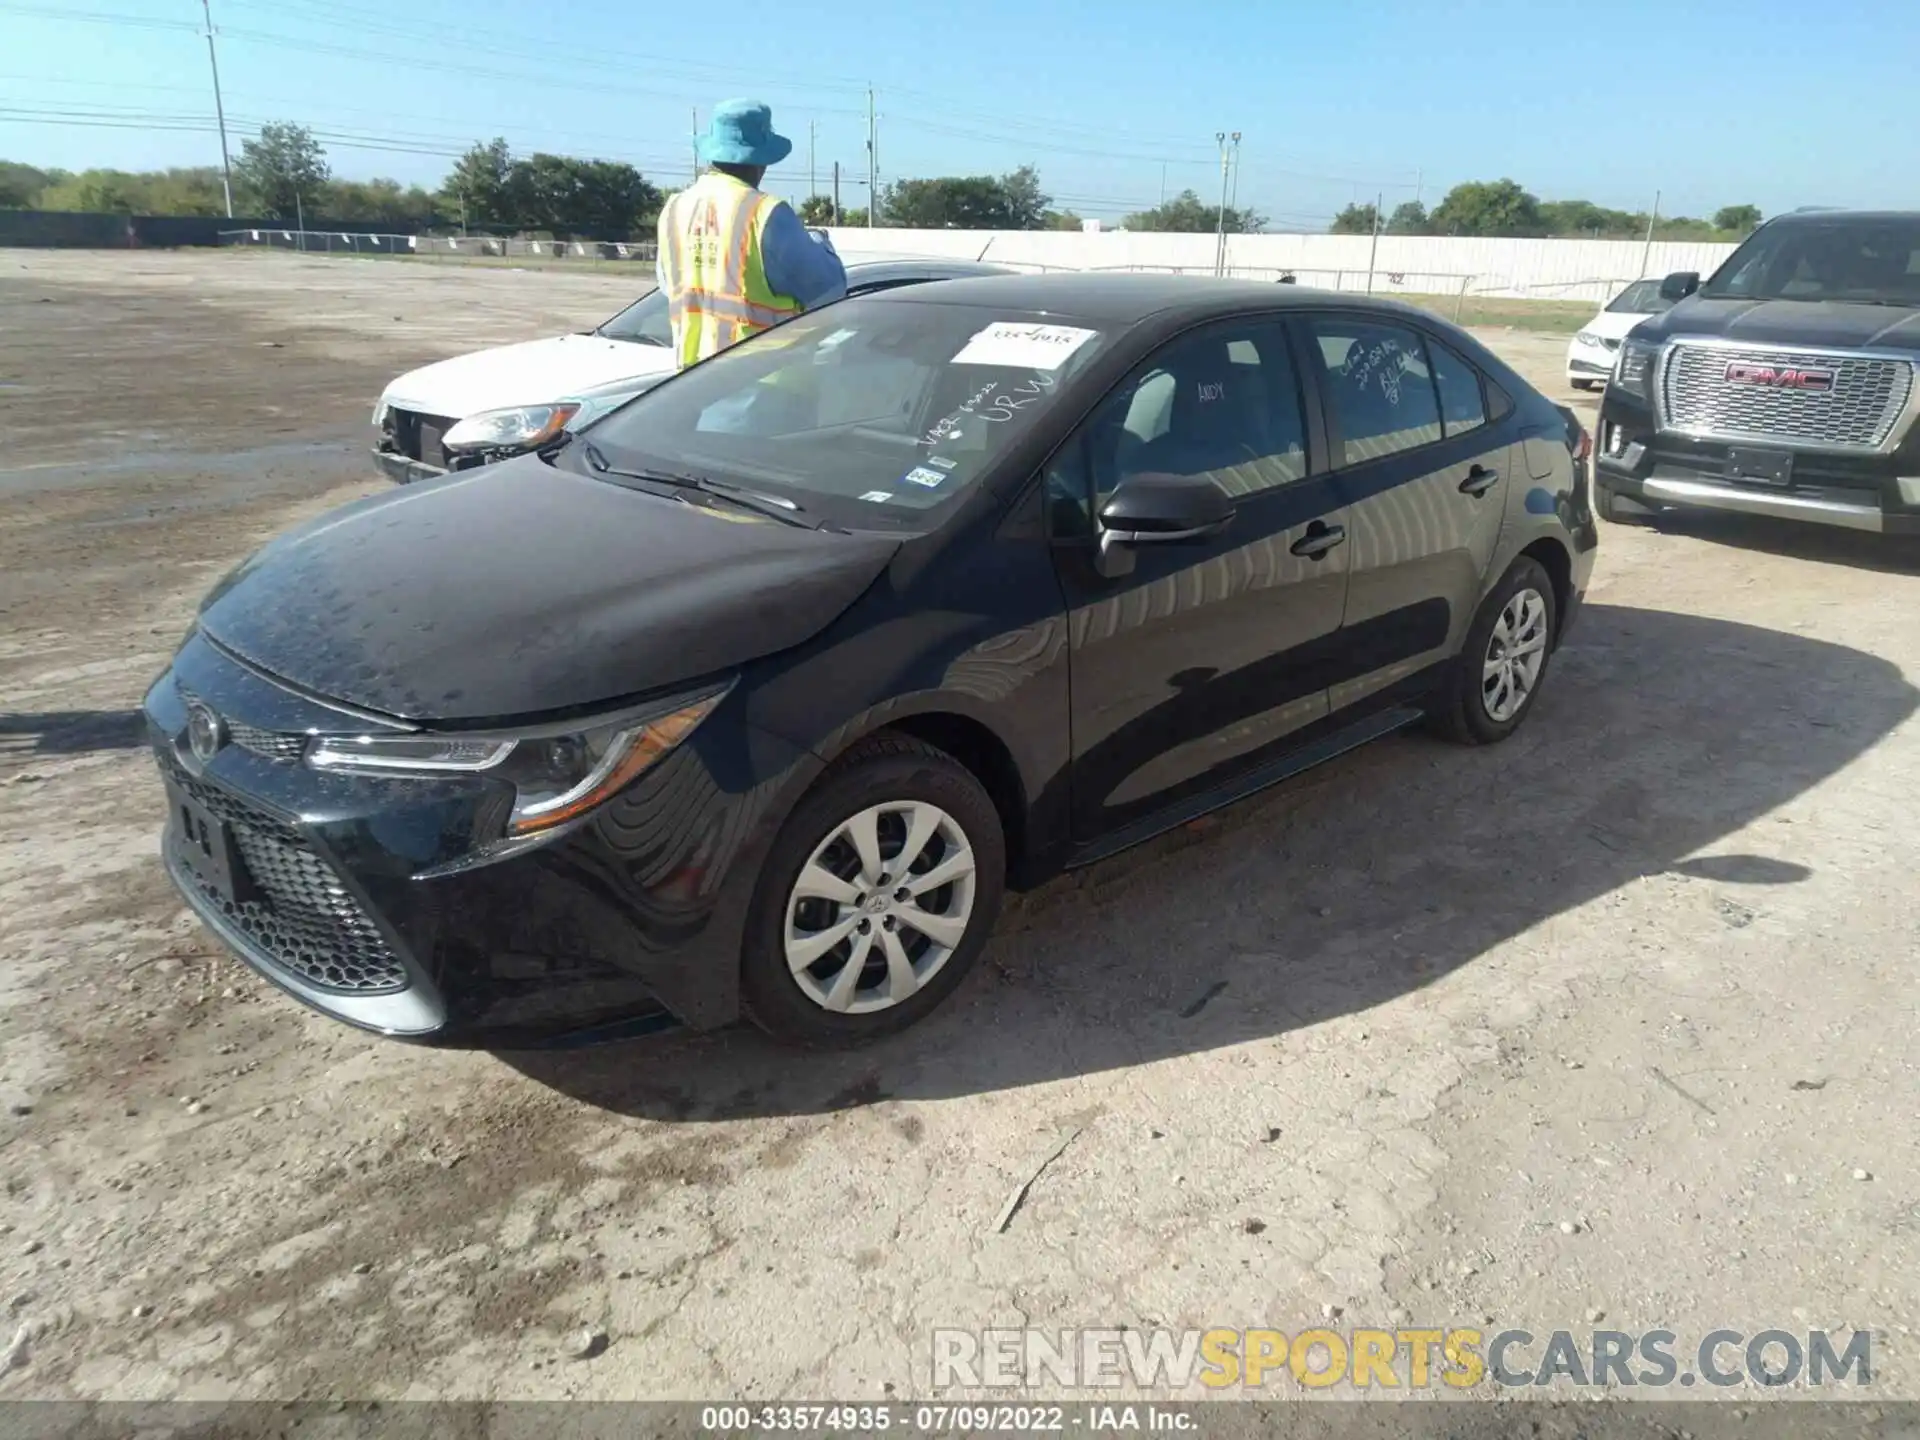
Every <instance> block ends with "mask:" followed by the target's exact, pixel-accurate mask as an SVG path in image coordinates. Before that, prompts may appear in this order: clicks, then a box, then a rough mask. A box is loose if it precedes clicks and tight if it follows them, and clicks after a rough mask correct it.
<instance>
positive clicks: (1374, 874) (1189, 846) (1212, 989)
mask: <svg viewBox="0 0 1920 1440" xmlns="http://www.w3.org/2000/svg"><path fill="white" fill-rule="evenodd" d="M1915 700H1916V691H1915V690H1914V689H1913V687H1911V686H1910V685H1908V684H1907V682H1906V680H1905V679H1904V678H1903V676H1902V675H1901V672H1900V671H1899V669H1898V668H1897V667H1895V666H1894V665H1892V664H1890V663H1888V662H1886V661H1884V660H1881V659H1877V658H1875V657H1874V656H1871V655H1866V654H1862V653H1860V652H1858V651H1855V650H1851V649H1847V648H1845V647H1842V646H1839V645H1834V644H1830V643H1827V642H1824V641H1819V640H1814V639H1810V638H1808V637H1806V636H1803V635H1796V634H1789V633H1782V632H1778V631H1773V630H1766V629H1760V628H1756V627H1753V626H1747V625H1740V624H1732V623H1729V622H1726V621H1722V620H1714V619H1706V618H1701V617H1698V616H1693V615H1680V614H1669V613H1666V612H1662V611H1655V610H1641V609H1629V608H1624V607H1618V606H1610V605H1591V606H1589V607H1588V608H1587V609H1586V611H1585V612H1584V613H1583V615H1582V616H1581V618H1580V621H1579V624H1578V625H1577V627H1576V628H1575V629H1574V631H1573V632H1572V634H1571V636H1570V637H1569V640H1568V644H1567V645H1566V647H1565V648H1564V649H1563V650H1561V651H1560V652H1559V654H1558V655H1556V657H1555V659H1554V662H1553V665H1552V668H1551V671H1550V674H1549V683H1548V685H1547V687H1546V690H1545V691H1544V692H1543V694H1542V696H1541V699H1540V702H1539V707H1538V709H1537V711H1536V713H1535V714H1534V715H1533V716H1532V717H1531V719H1530V722H1529V723H1528V725H1527V726H1526V727H1525V728H1524V729H1523V730H1522V731H1521V732H1520V733H1519V734H1518V735H1516V736H1515V737H1514V738H1513V739H1512V740H1511V741H1509V742H1508V743H1506V744H1504V745H1499V746H1494V747H1491V748H1487V749H1479V750H1464V749H1457V748H1454V747H1452V746H1448V745H1444V744H1441V743H1440V742H1438V741H1435V740H1433V739H1430V738H1428V737H1426V736H1424V735H1421V734H1419V733H1417V732H1416V733H1412V734H1408V735H1404V736H1400V737H1396V738H1394V739H1390V740H1387V741H1384V742H1381V743H1379V744H1376V745H1373V746H1370V747H1368V748H1366V749H1364V750H1361V751H1357V752H1354V753H1353V754H1350V755H1348V756H1345V757H1343V758H1342V759H1340V760H1337V761H1334V762H1332V763H1330V764H1328V765H1325V766H1322V767H1320V768H1319V769H1317V770H1314V771H1311V772H1309V773H1307V774H1306V775H1304V776H1301V777H1299V778H1298V779H1296V780H1294V781H1291V782H1289V783H1287V784H1285V785H1282V786H1280V787H1278V788H1277V789H1274V790H1271V791H1268V792H1266V793H1265V794H1263V795H1261V796H1257V797H1255V798H1253V799H1251V800H1248V801H1245V802H1242V803H1241V804H1239V805H1237V806H1234V807H1231V808H1230V809H1228V810H1226V811H1222V812H1220V813H1218V814H1216V815H1214V816H1211V817H1208V818H1207V819H1205V820H1202V821H1200V822H1196V824H1195V825H1193V826H1189V827H1187V828H1185V829H1183V830H1181V831H1177V832H1175V833H1173V834H1171V835H1168V836H1164V837H1162V838H1161V839H1159V840H1157V841H1154V842H1152V843H1150V844H1148V845H1144V846H1141V847H1139V848H1138V849H1135V850H1133V851H1131V852H1129V853H1127V854H1125V855H1121V856H1118V857H1115V858H1114V859H1111V860H1108V861H1104V862H1102V863H1100V864H1098V865H1096V866H1093V867H1091V868H1089V869H1087V870H1085V871H1081V872H1077V873H1075V874H1071V875H1068V876H1065V877H1062V878H1060V879H1058V880H1056V881H1054V882H1052V883H1051V884H1049V885H1047V886H1046V887H1044V888H1043V889H1041V890H1039V891H1036V892H1034V893H1033V894H1031V895H1027V896H1024V897H1020V898H1019V899H1017V900H1015V901H1014V902H1013V903H1012V904H1011V905H1010V906H1009V909H1008V911H1007V913H1006V914H1005V915H1004V916H1003V918H1002V920H1001V923H1000V925H999V927H998V929H997V930H996V932H995V935H994V937H993V939H992V941H991V942H990V943H989V945H988V947H987V950H986V952H985V954H984V956H983V958H982V961H981V964H980V965H979V967H978V969H977V970H976V972H975V973H974V975H972V976H971V977H970V978H969V980H968V982H967V983H966V984H965V985H963V986H962V987H961V989H960V991H959V992H958V993H957V994H956V995H955V996H954V997H953V998H952V999H951V1000H950V1001H949V1002H948V1004H947V1006H946V1007H945V1008H943V1009H942V1010H940V1011H938V1012H936V1013H935V1014H934V1015H933V1016H932V1017H930V1018H929V1019H928V1020H927V1021H925V1022H923V1023H922V1024H920V1025H919V1026H917V1027H915V1028H913V1029H911V1030H909V1031H907V1032H905V1033H904V1034H901V1035H898V1036H895V1037H892V1038H890V1039H887V1040H885V1041H883V1042H880V1043H878V1044H875V1045H872V1046H870V1047H867V1048H864V1049H860V1050H855V1051H848V1052H839V1053H809V1052H803V1051H796V1050H791V1049H784V1048H781V1047H779V1046H776V1045H774V1044H773V1043H772V1042H770V1041H768V1040H767V1039H765V1038H764V1037H763V1036H761V1035H760V1034H759V1033H758V1032H757V1031H755V1030H752V1029H751V1028H750V1027H748V1026H745V1025H741V1026H736V1027H733V1028H731V1029H729V1030H726V1031H722V1032H716V1033H712V1034H706V1035H700V1034H693V1033H688V1032H676V1033H672V1034H668V1035H665V1036H655V1037H651V1038H648V1039H643V1040H633V1041H623V1042H615V1043H609V1044H606V1045H602V1046H598V1047H594V1048H589V1049H578V1050H570V1051H546V1052H538V1053H530V1052H519V1053H502V1054H500V1056H499V1058H500V1059H501V1060H503V1061H504V1062H505V1063H507V1064H508V1065H511V1066H512V1067H513V1068H515V1069H517V1070H519V1071H520V1072H522V1073H523V1074H525V1075H527V1076H529V1077H531V1078H533V1079H535V1080H537V1081H539V1082H541V1083H542V1084H545V1085H548V1086H551V1087H553V1088H555V1089H557V1090H559V1091H561V1092H564V1093H565V1094H567V1095H570V1096H573V1097H575V1098H577V1099H579V1100H580V1101H582V1102H584V1103H586V1104H589V1105H593V1106H597V1107H602V1108H604V1109H607V1110H611V1111H615V1112H619V1113H623V1114H630V1115H636V1116H645V1117H650V1118H655V1119H663V1120H713V1119H730V1118H742V1117H748V1116H767V1115H805V1114H819V1113H826V1112H832V1111H836V1110H840V1109H844V1108H847V1107H851V1106H857V1105H862V1104H867V1103H872V1102H874V1101H878V1100H881V1099H887V1098H894V1099H915V1100H937V1099H942V1098H947V1097H953V1096H961V1095H974V1094H985V1093H994V1092H1012V1091H1016V1090H1018V1089H1020V1088H1021V1087H1023V1086H1029V1085H1037V1084H1043V1083H1045V1082H1048V1081H1054V1080H1060V1079H1063V1078H1069V1077H1076V1076H1088V1075H1093V1074H1097V1073H1100V1072H1105V1071H1111V1070H1118V1069H1121V1068H1123V1067H1126V1066H1133V1065H1140V1064H1145V1063H1149V1062H1152V1061H1156V1060H1163V1059H1167V1058H1169V1057H1174V1056H1180V1055H1188V1054H1196V1053H1200V1052H1204V1051H1209V1050H1214V1049H1218V1048H1220V1047H1224V1046H1233V1045H1240V1044H1244V1043H1248V1042H1252V1041H1259V1040H1263V1039H1267V1038H1270V1037H1275V1036H1279V1035H1282V1034H1285V1033H1287V1032H1289V1031H1294V1030H1299V1029H1303V1028H1305V1027H1310V1026H1314V1025H1317V1024H1320V1023H1321V1022H1323V1021H1327V1020H1329V1019H1333V1018H1336V1017H1339V1016H1343V1015H1349V1014H1354V1013H1357V1012H1363V1011H1366V1010H1368V1009H1369V1008H1371V1007H1374V1006H1378V1005H1381V1004H1383V1003H1385V1002H1387V1001H1390V1000H1392V999H1394V998H1395V997H1397V996H1401V995H1404V994H1407V993H1408V992H1411V991H1415V990H1418V989H1420V988H1422V987H1424V986H1427V985H1430V984H1432V983H1433V982H1434V981H1436V980H1438V979H1439V978H1441V977H1443V976H1446V975H1448V974H1449V973H1450V972H1452V971H1454V970H1457V969H1459V968H1460V967H1462V966H1466V965H1470V964H1471V963H1472V962H1474V961H1475V960H1476V959H1477V958H1479V957H1481V956H1483V955H1485V954H1486V953H1487V952H1488V951H1489V950H1491V949H1492V948H1494V947H1495V946H1498V945H1500V944H1501V943H1502V942H1505V941H1510V940H1513V939H1514V938H1515V937H1519V936H1525V935H1528V934H1529V933H1530V932H1534V931H1536V929H1538V928H1540V927H1549V928H1548V929H1547V930H1546V932H1545V934H1544V936H1543V939H1542V941H1541V943H1542V944H1553V943H1556V942H1555V941H1554V939H1553V938H1552V931H1551V928H1550V926H1551V922H1553V921H1554V919H1555V917H1557V916H1564V915H1566V914H1567V913H1568V912H1570V911H1572V910H1574V909H1576V908H1577V907H1580V906H1583V905H1587V904H1589V903H1590V902H1592V901H1595V900H1597V899H1599V898H1600V897H1603V896H1605V895H1607V894H1608V893H1609V892H1611V891H1614V890H1616V889H1618V888H1620V887H1621V886H1624V885H1627V884H1630V883H1632V882H1635V881H1637V880H1639V879H1640V878H1641V877H1642V876H1648V875H1655V874H1660V873H1664V872H1673V873H1677V874H1681V875H1686V876H1689V877H1692V878H1694V879H1697V880H1699V881H1702V882H1704V883H1705V885H1706V886H1709V887H1712V886H1725V887H1742V886H1769V887H1782V886H1785V887H1791V886H1792V885H1794V884H1797V883H1799V882H1800V881H1802V880H1804V879H1806V878H1807V877H1808V876H1809V875H1810V874H1811V873H1812V872H1811V871H1810V870H1809V869H1808V867H1807V865H1806V864H1805V863H1804V861H1803V860H1802V859H1801V858H1798V857H1796V856H1795V855H1794V854H1793V853H1792V852H1793V845H1794V838H1793V829H1792V827H1791V826H1789V825H1780V826H1778V827H1777V834H1776V833H1775V827H1773V826H1768V827H1766V828H1765V829H1764V830H1763V831H1762V832H1761V834H1760V835H1759V836H1757V837H1756V836H1755V835H1742V834H1740V833H1739V832H1742V831H1744V830H1746V829H1747V827H1749V826H1751V825H1753V824H1754V823H1755V822H1756V821H1761V820H1762V819H1763V817H1766V816H1768V815H1769V814H1770V813H1772V812H1775V811H1778V810H1780V809H1781V808H1782V807H1792V806H1793V804H1794V802H1795V801H1797V800H1798V799H1800V798H1801V797H1802V796H1804V795H1806V794H1807V792H1808V791H1810V790H1812V789H1813V788H1814V787H1816V786H1818V785H1819V784H1820V783H1821V782H1822V781H1824V780H1826V779H1828V778H1829V777H1831V776H1833V775H1834V774H1835V773H1836V772H1838V771H1839V770H1840V769H1842V768H1843V767H1844V766H1846V765H1847V764H1849V763H1850V762H1851V761H1853V760H1855V759H1857V758H1858V757H1860V756H1861V755H1862V754H1864V753H1865V752H1866V751H1867V750H1869V749H1870V748H1871V747H1872V746H1873V745H1875V744H1876V743H1877V742H1878V741H1880V740H1881V739H1883V738H1884V737H1885V736H1886V735H1888V734H1889V733H1890V732H1891V731H1892V730H1894V729H1895V727H1897V726H1898V725H1900V724H1901V723H1902V722H1903V721H1904V720H1906V719H1907V717H1908V716H1910V715H1911V714H1912V713H1913V712H1914V709H1915ZM1736 837H1737V838H1736ZM1771 893H1775V894H1777V893H1779V892H1778V891H1777V890H1776V891H1773V892H1771ZM1724 898H1725V897H1724V896H1723V897H1722V899H1724ZM1755 903H1760V902H1759V901H1758V900H1757V899H1756V901H1755ZM1742 908H1743V907H1740V906H1738V905H1737V904H1735V905H1733V906H1731V911H1730V913H1732V912H1740V911H1742ZM1728 923H1735V922H1734V921H1733V920H1731V919H1730V920H1729V922H1728Z"/></svg>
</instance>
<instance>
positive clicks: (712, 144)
mask: <svg viewBox="0 0 1920 1440" xmlns="http://www.w3.org/2000/svg"><path fill="white" fill-rule="evenodd" d="M699 149H700V158H701V159H702V160H704V161H705V162H706V163H707V164H709V165H778V164H779V163H780V162H781V161H782V160H784V159H786V158H787V156H789V155H791V154H792V153H793V141H791V140H789V139H787V137H786V136H784V135H776V134H774V133H773V111H772V110H770V109H768V108H767V107H766V106H765V105H762V104H761V103H760V102H759V101H758V100H722V101H721V102H720V104H719V105H718V106H716V107H715V108H714V112H713V118H712V119H710V120H709V121H708V122H707V133H706V134H704V135H702V136H701V137H700V142H699Z"/></svg>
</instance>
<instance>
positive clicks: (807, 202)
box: [797, 195, 833, 225]
mask: <svg viewBox="0 0 1920 1440" xmlns="http://www.w3.org/2000/svg"><path fill="white" fill-rule="evenodd" d="M797 208H798V212H799V215H800V220H801V223H802V224H806V225H831V224H833V197H832V196H831V195H809V196H808V197H807V198H806V199H804V200H802V201H801V202H800V204H799V206H798V207H797Z"/></svg>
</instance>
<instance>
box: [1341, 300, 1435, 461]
mask: <svg viewBox="0 0 1920 1440" xmlns="http://www.w3.org/2000/svg"><path fill="white" fill-rule="evenodd" d="M1310 324H1311V325H1312V330H1313V337H1314V340H1315V342H1316V344H1317V348H1318V350H1319V354H1320V359H1321V364H1322V367H1323V375H1324V379H1323V381H1322V384H1323V388H1324V391H1325V393H1326V396H1327V402H1328V405H1329V407H1330V408H1331V409H1332V411H1333V417H1332V418H1333V420H1334V424H1335V426H1336V427H1337V429H1338V432H1339V436H1340V446H1339V451H1338V460H1339V463H1340V464H1341V465H1343V466H1353V465H1364V464H1366V463H1367V462H1368V461H1371V460H1380V459H1384V458H1385V457H1387V456H1389V455H1397V454H1399V453H1400V452H1402V451H1404V450H1414V449H1418V448H1419V447H1420V446H1422V445H1431V444H1433V443H1434V442H1435V441H1436V440H1439V439H1440V438H1441V437H1442V436H1443V434H1444V433H1445V431H1444V430H1443V428H1442V426H1441V422H1440V400H1439V394H1438V391H1437V390H1436V388H1435V386H1434V379H1433V372H1432V370H1431V369H1430V368H1429V366H1428V364H1427V355H1426V347H1425V346H1424V345H1423V344H1422V343H1421V339H1420V334H1419V332H1418V331H1416V330H1414V329H1412V328H1410V327H1408V326H1404V325H1394V324H1391V323H1386V324H1383V323H1380V322H1378V321H1372V320H1358V319H1353V318H1350V317H1348V316H1344V315H1319V316H1315V317H1313V318H1312V319H1311V321H1310Z"/></svg>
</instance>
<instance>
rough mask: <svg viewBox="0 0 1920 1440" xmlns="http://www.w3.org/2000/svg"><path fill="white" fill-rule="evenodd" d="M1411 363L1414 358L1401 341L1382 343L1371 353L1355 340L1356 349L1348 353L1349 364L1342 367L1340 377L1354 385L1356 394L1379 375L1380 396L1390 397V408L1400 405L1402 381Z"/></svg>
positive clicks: (1374, 346) (1385, 341)
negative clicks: (1405, 349) (1404, 348)
mask: <svg viewBox="0 0 1920 1440" xmlns="http://www.w3.org/2000/svg"><path fill="white" fill-rule="evenodd" d="M1411 363H1412V357H1411V356H1409V355H1408V354H1407V353H1406V352H1405V351H1403V350H1402V349H1401V348H1400V342H1399V341H1398V340H1391V339H1389V340H1379V341H1376V342H1375V343H1374V345H1373V347H1372V348H1371V349H1366V350H1364V351H1363V349H1362V344H1361V342H1360V341H1358V340H1355V341H1354V342H1353V347H1352V348H1351V349H1350V350H1348V351H1347V359H1346V363H1345V364H1344V365H1342V366H1341V367H1340V373H1341V374H1342V375H1344V376H1345V377H1347V379H1349V380H1351V381H1352V382H1353V387H1354V389H1356V390H1365V389H1366V388H1367V382H1368V381H1370V380H1372V379H1373V378H1374V377H1375V376H1376V375H1377V376H1378V377H1379V379H1380V393H1381V394H1382V395H1384V396H1386V397H1387V403H1388V404H1389V405H1398V404H1399V403H1400V377H1401V376H1402V375H1403V374H1405V373H1406V371H1407V370H1408V368H1409V367H1410V365H1411Z"/></svg>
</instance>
